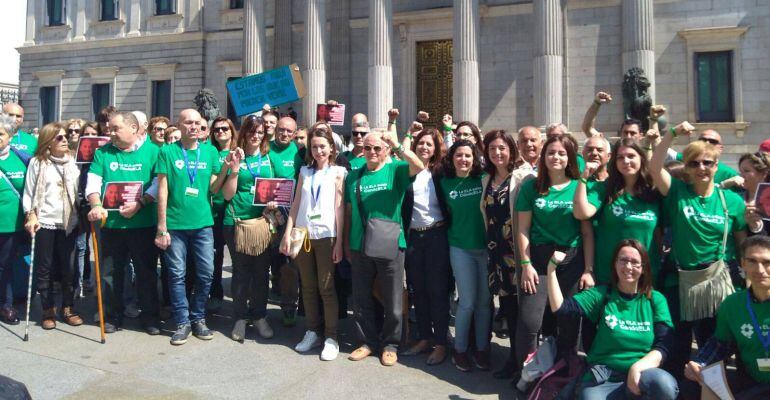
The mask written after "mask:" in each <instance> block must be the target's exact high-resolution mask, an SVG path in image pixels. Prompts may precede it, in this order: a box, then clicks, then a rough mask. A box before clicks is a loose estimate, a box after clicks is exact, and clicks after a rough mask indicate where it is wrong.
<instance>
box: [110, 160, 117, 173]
mask: <svg viewBox="0 0 770 400" xmlns="http://www.w3.org/2000/svg"><path fill="white" fill-rule="evenodd" d="M110 170H111V171H117V170H118V163H117V161H113V162H111V163H110Z"/></svg>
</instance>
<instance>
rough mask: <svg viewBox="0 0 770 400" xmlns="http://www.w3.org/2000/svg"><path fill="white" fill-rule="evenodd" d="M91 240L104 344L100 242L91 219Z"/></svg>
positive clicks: (105, 338) (100, 326) (97, 302)
mask: <svg viewBox="0 0 770 400" xmlns="http://www.w3.org/2000/svg"><path fill="white" fill-rule="evenodd" d="M91 240H92V241H93V245H94V246H93V247H94V272H95V273H96V305H97V307H98V308H99V330H100V331H101V335H102V344H104V343H106V342H107V337H106V335H105V334H104V309H103V308H102V280H101V275H100V273H99V244H98V241H97V240H96V229H95V228H94V223H93V221H91Z"/></svg>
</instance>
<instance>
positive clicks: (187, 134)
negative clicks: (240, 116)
mask: <svg viewBox="0 0 770 400" xmlns="http://www.w3.org/2000/svg"><path fill="white" fill-rule="evenodd" d="M201 119H202V118H201V115H200V114H199V113H198V111H196V110H193V109H186V110H182V112H181V113H179V120H178V122H177V126H178V127H179V130H180V133H181V139H180V140H179V142H178V143H176V144H173V145H167V146H163V148H162V149H161V150H160V156H159V158H158V164H157V167H156V172H157V174H158V230H157V233H156V234H155V244H156V245H157V246H158V247H159V248H160V249H161V250H164V254H163V256H164V257H165V259H166V266H167V267H168V269H169V292H170V294H171V307H172V310H173V316H174V319H175V320H176V324H177V329H176V332H174V334H173V336H172V337H171V344H173V345H181V344H184V343H186V342H187V338H188V337H189V335H190V332H191V331H192V333H193V335H195V336H196V337H197V338H199V339H202V340H210V339H212V338H213V337H214V333H213V332H212V331H211V330H210V329H209V328H208V327H207V326H206V320H205V319H204V317H205V311H206V300H207V299H208V295H209V287H210V286H211V280H212V276H213V272H214V236H213V233H212V230H211V226H212V225H214V219H213V217H212V214H211V202H210V201H209V193H216V192H218V191H219V189H220V188H221V187H222V184H223V183H224V181H225V179H226V177H227V171H228V167H232V166H231V165H229V164H230V163H232V158H230V157H228V159H227V160H226V164H225V165H224V166H223V165H220V162H219V155H218V154H217V152H216V149H215V148H214V147H213V146H209V145H203V144H199V140H200V138H201V131H200V127H201ZM188 249H189V250H190V254H191V255H192V256H193V257H195V269H194V274H195V289H194V292H193V294H192V295H191V298H190V302H189V303H188V300H187V295H186V293H185V269H186V268H185V263H186V261H187V253H188Z"/></svg>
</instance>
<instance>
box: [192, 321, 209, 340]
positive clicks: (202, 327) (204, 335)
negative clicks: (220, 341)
mask: <svg viewBox="0 0 770 400" xmlns="http://www.w3.org/2000/svg"><path fill="white" fill-rule="evenodd" d="M192 332H193V335H195V337H197V338H198V339H201V340H211V339H213V338H214V332H213V331H212V330H211V329H209V327H208V326H206V320H203V319H201V320H198V321H195V322H193V323H192Z"/></svg>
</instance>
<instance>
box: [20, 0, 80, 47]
mask: <svg viewBox="0 0 770 400" xmlns="http://www.w3.org/2000/svg"><path fill="white" fill-rule="evenodd" d="M30 1H31V0H30ZM85 40H86V0H78V1H77V8H76V9H75V34H74V37H73V38H72V41H73V42H82V41H85Z"/></svg>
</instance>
